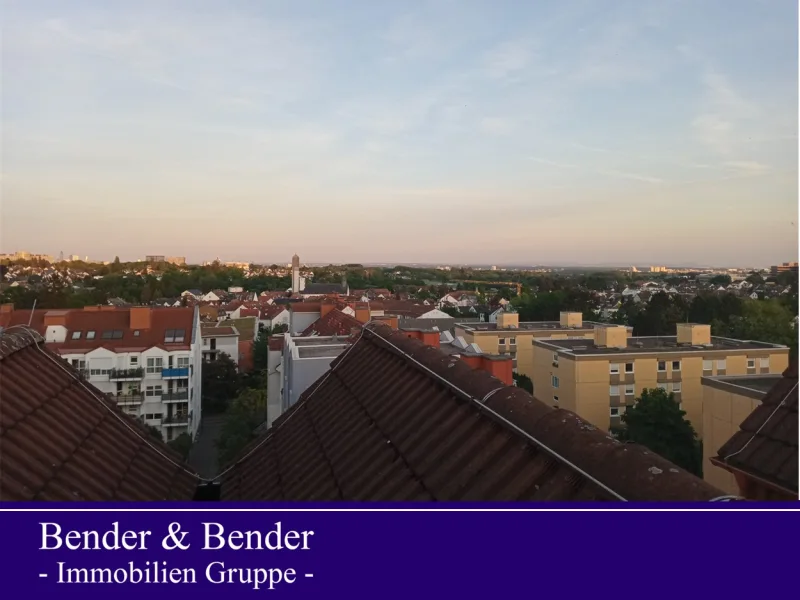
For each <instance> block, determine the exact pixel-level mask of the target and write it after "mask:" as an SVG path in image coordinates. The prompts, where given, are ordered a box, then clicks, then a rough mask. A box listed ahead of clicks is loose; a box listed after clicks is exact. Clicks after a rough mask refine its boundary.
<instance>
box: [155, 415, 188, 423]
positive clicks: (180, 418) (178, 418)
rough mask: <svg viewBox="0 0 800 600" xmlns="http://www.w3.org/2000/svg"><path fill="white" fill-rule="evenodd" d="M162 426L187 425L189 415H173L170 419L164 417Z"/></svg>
mask: <svg viewBox="0 0 800 600" xmlns="http://www.w3.org/2000/svg"><path fill="white" fill-rule="evenodd" d="M161 424H162V425H188V424H189V415H173V416H172V417H164V418H163V419H162V420H161Z"/></svg>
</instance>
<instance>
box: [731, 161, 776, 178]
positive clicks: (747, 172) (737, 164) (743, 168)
mask: <svg viewBox="0 0 800 600" xmlns="http://www.w3.org/2000/svg"><path fill="white" fill-rule="evenodd" d="M724 166H725V167H727V168H729V169H733V170H734V171H736V172H737V173H739V174H741V175H744V176H755V175H764V174H765V173H769V172H770V171H772V167H770V166H769V165H765V164H762V163H760V162H756V161H753V160H734V161H728V162H726V163H725V164H724Z"/></svg>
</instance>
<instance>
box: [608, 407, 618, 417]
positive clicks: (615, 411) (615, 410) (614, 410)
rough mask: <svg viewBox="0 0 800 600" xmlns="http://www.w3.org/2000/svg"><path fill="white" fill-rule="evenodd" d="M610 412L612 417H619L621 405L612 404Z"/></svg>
mask: <svg viewBox="0 0 800 600" xmlns="http://www.w3.org/2000/svg"><path fill="white" fill-rule="evenodd" d="M609 414H610V415H611V416H612V417H618V416H619V406H612V407H611V410H610V412H609Z"/></svg>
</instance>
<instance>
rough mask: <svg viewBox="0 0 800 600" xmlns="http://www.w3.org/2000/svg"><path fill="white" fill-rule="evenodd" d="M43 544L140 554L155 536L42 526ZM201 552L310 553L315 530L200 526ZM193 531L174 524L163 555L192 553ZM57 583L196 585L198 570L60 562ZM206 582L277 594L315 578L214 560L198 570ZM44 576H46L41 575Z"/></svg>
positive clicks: (48, 547)
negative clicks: (277, 588)
mask: <svg viewBox="0 0 800 600" xmlns="http://www.w3.org/2000/svg"><path fill="white" fill-rule="evenodd" d="M40 526H41V534H42V542H41V545H40V548H39V549H40V550H60V551H63V550H71V551H76V550H77V551H91V550H101V551H106V552H108V551H120V550H121V551H137V550H139V551H140V550H145V551H146V550H150V549H151V547H150V545H152V543H153V539H152V535H153V533H152V532H151V531H145V530H135V531H130V530H129V531H122V530H121V529H120V526H119V523H118V522H114V523H112V525H111V527H110V528H109V529H108V530H106V531H96V530H90V531H63V530H62V528H61V526H60V525H59V524H58V523H40ZM202 526H203V535H202V545H201V546H200V549H201V550H267V551H281V550H308V549H309V539H310V538H311V537H312V536H313V535H314V532H313V531H296V530H284V528H283V527H282V524H281V522H277V523H275V525H274V527H273V528H272V529H269V530H267V531H259V530H252V531H238V530H231V531H225V528H224V527H223V526H222V525H221V524H220V523H202ZM189 535H190V532H189V531H183V530H182V528H181V525H180V523H177V522H174V523H170V525H169V526H168V528H167V532H166V534H165V535H163V537H161V542H160V545H161V548H162V549H163V550H188V549H189V548H190V547H191V545H192V541H191V539H190V537H189ZM57 565H58V576H57V579H56V581H57V583H197V582H198V570H197V569H195V568H194V567H187V568H169V567H168V565H167V563H166V561H157V560H146V561H143V562H142V563H140V564H137V563H136V562H134V561H128V562H127V564H125V566H124V567H123V566H119V567H107V566H104V567H102V568H87V567H84V566H81V567H77V566H69V565H67V564H66V563H65V562H58V563H57ZM200 571H201V572H202V577H204V579H205V581H207V582H209V583H212V584H245V585H250V586H252V587H253V588H254V589H261V588H267V589H274V587H275V586H276V585H278V584H281V583H286V584H291V583H295V582H296V581H297V580H298V578H300V577H305V578H310V577H313V575H312V574H311V573H302V574H298V571H297V570H296V569H287V568H265V567H260V566H259V567H252V566H247V567H238V566H237V567H234V566H228V565H226V564H225V563H224V562H222V561H214V562H211V563H209V564H208V565H206V566H205V567H204V568H202V569H201V570H200ZM40 577H48V574H47V573H41V574H40Z"/></svg>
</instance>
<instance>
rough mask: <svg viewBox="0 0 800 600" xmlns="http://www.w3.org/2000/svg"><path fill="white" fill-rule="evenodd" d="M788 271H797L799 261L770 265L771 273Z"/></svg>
mask: <svg viewBox="0 0 800 600" xmlns="http://www.w3.org/2000/svg"><path fill="white" fill-rule="evenodd" d="M787 272H794V273H797V263H796V262H785V263H781V264H779V265H773V266H772V267H770V273H771V274H772V275H777V274H778V273H787Z"/></svg>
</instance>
